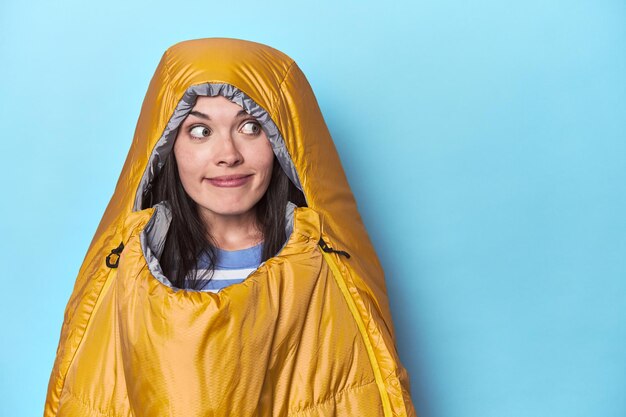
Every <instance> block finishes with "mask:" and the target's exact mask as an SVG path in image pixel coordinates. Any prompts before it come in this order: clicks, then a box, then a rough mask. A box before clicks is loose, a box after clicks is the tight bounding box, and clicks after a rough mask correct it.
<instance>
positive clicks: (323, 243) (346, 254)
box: [317, 237, 350, 259]
mask: <svg viewBox="0 0 626 417" xmlns="http://www.w3.org/2000/svg"><path fill="white" fill-rule="evenodd" d="M317 244H318V245H320V246H321V247H322V250H323V251H324V252H335V253H338V254H339V255H344V256H345V257H346V258H348V259H350V254H349V253H348V252H346V251H343V250H336V249H333V248H331V247H330V246H328V245H327V244H326V242H324V239H322V238H321V237H320V240H319V242H318V243H317Z"/></svg>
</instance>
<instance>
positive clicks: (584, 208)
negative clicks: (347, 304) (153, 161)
mask: <svg viewBox="0 0 626 417" xmlns="http://www.w3.org/2000/svg"><path fill="white" fill-rule="evenodd" d="M203 37H233V38H240V39H247V40H253V41H257V42H261V43H265V44H268V45H270V46H273V47H275V48H277V49H279V50H282V51H283V52H285V53H287V54H288V55H290V56H291V57H292V58H294V59H295V60H296V62H298V64H299V66H300V67H301V68H302V69H303V71H304V73H305V74H306V75H307V77H308V79H309V81H310V82H311V84H312V87H313V90H314V91H315V93H316V95H317V98H318V101H319V103H320V107H321V109H322V112H323V113H324V116H325V118H326V121H327V123H328V126H329V128H330V131H331V133H332V135H333V138H334V140H335V143H336V146H337V149H338V151H339V154H340V156H341V159H342V163H343V166H344V169H345V171H346V174H347V176H348V179H349V181H350V185H351V187H352V189H353V192H354V194H355V196H356V198H357V202H358V204H359V209H360V212H361V214H362V217H363V220H364V222H365V225H366V227H367V229H368V232H369V234H370V237H371V239H372V241H373V243H374V245H375V247H376V249H377V251H378V254H379V256H380V259H381V262H382V264H383V267H384V268H385V271H386V279H387V286H388V291H389V298H390V301H391V307H392V313H393V317H394V324H395V327H396V331H397V336H398V338H397V343H398V350H399V354H400V358H401V360H402V362H403V364H404V365H405V366H406V368H407V370H408V371H409V375H410V379H411V392H412V395H413V401H414V404H415V407H416V409H417V412H418V415H420V417H504V416H506V417H529V416H537V417H540V416H546V417H547V416H549V417H566V416H567V417H590V416H591V417H624V416H625V415H626V396H625V395H624V393H625V392H626V302H625V299H626V190H625V184H626V3H625V2H624V1H620V0H612V1H611V0H596V1H591V0H589V1H563V0H557V1H552V2H545V1H539V0H530V1H525V2H512V1H504V2H502V1H495V0H478V1H475V2H462V1H452V0H443V1H437V2H425V1H411V2H409V1H400V2H387V3H384V2H380V1H333V2H330V1H316V2H293V1H285V0H281V1H274V2H258V1H248V0H241V1H238V2H235V3H229V2H226V1H220V2H215V1H187V2H184V3H174V2H172V1H167V2H164V1H146V0H143V1H135V2H128V1H119V0H111V1H108V2H106V3H104V2H95V3H93V2H84V1H78V0H74V1H71V0H60V1H58V2H48V1H25V2H17V1H8V0H7V1H2V2H1V3H0V63H1V65H0V100H1V104H2V111H1V112H0V125H1V126H2V128H3V129H2V135H0V140H1V141H2V149H3V158H2V163H1V164H0V176H1V178H2V182H3V190H2V195H3V197H2V204H0V219H1V220H0V232H1V236H2V239H1V240H0V256H1V259H0V261H1V264H2V269H1V270H2V274H1V279H2V290H3V297H2V302H1V303H0V317H1V318H2V332H3V335H2V338H1V339H2V341H1V342H0V392H2V401H1V402H0V415H3V416H38V415H42V412H43V405H44V401H45V395H46V389H47V384H48V378H49V375H50V371H51V369H52V365H53V361H54V357H55V352H56V347H57V344H58V340H59V333H60V329H61V324H62V321H63V312H64V309H65V305H66V303H67V301H68V298H69V295H70V294H71V291H72V288H73V285H74V280H75V277H76V275H77V273H78V269H79V267H80V265H81V263H82V260H83V257H84V255H85V253H86V251H87V247H88V245H89V243H90V241H91V238H92V236H93V234H94V232H95V230H96V227H97V225H98V222H99V221H100V218H101V216H102V214H103V212H104V209H105V207H106V205H107V203H108V201H109V198H110V197H111V195H112V192H113V189H114V187H115V184H116V181H117V179H118V176H119V174H120V171H121V168H122V165H123V162H124V160H125V157H126V153H127V151H128V149H129V147H130V141H131V139H132V136H133V133H134V129H135V124H136V122H137V117H138V115H139V111H140V107H141V103H142V101H143V98H144V95H145V93H146V90H147V87H148V83H149V81H150V78H151V76H152V74H153V72H154V69H155V68H156V65H157V64H158V62H159V59H160V57H161V55H162V53H163V52H164V51H165V49H166V48H167V47H169V46H170V45H172V44H174V43H176V42H179V41H182V40H186V39H195V38H203Z"/></svg>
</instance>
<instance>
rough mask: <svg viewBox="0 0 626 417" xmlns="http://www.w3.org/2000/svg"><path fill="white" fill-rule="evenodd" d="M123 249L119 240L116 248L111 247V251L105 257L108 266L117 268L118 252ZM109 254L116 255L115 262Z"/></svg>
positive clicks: (118, 261) (122, 244) (122, 243)
mask: <svg viewBox="0 0 626 417" xmlns="http://www.w3.org/2000/svg"><path fill="white" fill-rule="evenodd" d="M123 250H124V242H120V245H119V246H118V247H117V248H115V249H111V253H109V254H108V255H107V258H106V264H107V266H108V267H109V268H117V265H118V264H119V263H120V253H122V251H123ZM111 255H117V259H116V260H115V263H112V262H111Z"/></svg>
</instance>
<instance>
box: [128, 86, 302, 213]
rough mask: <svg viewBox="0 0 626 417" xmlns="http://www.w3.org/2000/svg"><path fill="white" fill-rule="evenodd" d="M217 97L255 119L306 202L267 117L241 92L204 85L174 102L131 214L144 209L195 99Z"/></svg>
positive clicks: (278, 133) (232, 87) (136, 195)
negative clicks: (172, 112)
mask: <svg viewBox="0 0 626 417" xmlns="http://www.w3.org/2000/svg"><path fill="white" fill-rule="evenodd" d="M217 95H221V96H224V97H226V98H227V99H229V100H230V101H232V102H234V103H236V104H238V105H240V106H241V107H243V109H244V110H245V111H246V112H247V113H248V114H250V115H251V116H253V117H254V118H256V119H257V121H258V122H259V123H260V124H261V127H262V128H263V130H264V131H265V134H266V135H267V137H268V139H269V141H270V143H271V144H272V150H273V151H274V155H276V158H278V162H279V163H280V166H281V167H282V169H283V171H285V173H286V174H287V176H288V177H289V179H290V180H291V182H293V184H294V185H295V186H296V187H297V188H298V189H299V190H300V191H302V193H303V194H304V198H305V200H306V194H305V193H304V191H303V190H302V185H301V182H300V178H299V177H298V172H297V171H296V167H295V165H294V163H293V160H292V159H291V156H290V155H289V152H288V151H287V147H286V146H285V141H284V139H283V137H282V135H281V134H280V131H279V130H278V127H277V126H276V124H275V123H274V121H273V120H272V118H271V117H270V115H269V113H268V112H267V111H266V110H265V109H264V108H262V107H261V106H259V105H258V104H257V103H256V102H255V101H254V100H252V99H251V98H250V97H249V96H248V95H246V94H245V93H244V92H243V91H241V90H240V89H238V88H237V87H235V86H233V85H231V84H227V83H204V84H197V85H192V86H190V87H189V88H188V89H187V91H186V92H185V94H183V97H182V99H181V100H180V101H179V102H178V105H177V106H176V109H175V110H174V114H173V115H172V117H171V118H170V120H169V122H168V123H167V126H166V127H165V130H164V131H163V134H162V135H161V137H160V138H159V140H158V141H157V143H156V145H155V146H154V149H153V150H152V153H151V154H150V158H149V159H148V165H147V167H146V169H145V171H144V173H143V176H142V178H141V181H140V183H139V187H138V188H137V193H136V194H135V204H134V206H133V211H138V210H142V209H145V208H147V207H142V201H143V197H144V196H145V195H146V194H147V193H148V192H150V189H151V187H152V183H153V180H154V178H155V177H156V175H157V174H158V173H159V171H160V170H161V168H163V165H164V164H165V160H166V158H167V156H168V155H169V153H170V152H171V151H172V148H173V146H174V141H175V140H176V135H177V134H178V128H179V126H180V124H181V123H182V122H183V120H185V118H186V117H187V115H188V114H189V112H190V111H191V110H192V109H193V106H194V105H195V103H196V98H197V97H198V96H209V97H213V96H217ZM307 205H308V201H307Z"/></svg>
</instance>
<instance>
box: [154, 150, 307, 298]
mask: <svg viewBox="0 0 626 417" xmlns="http://www.w3.org/2000/svg"><path fill="white" fill-rule="evenodd" d="M163 200H167V202H168V203H169V207H170V209H171V213H172V221H171V223H170V227H169V229H168V232H167V237H166V240H165V246H164V249H163V253H162V254H161V258H160V259H159V263H160V265H161V269H162V270H163V273H164V274H165V276H166V277H167V278H168V279H169V280H170V282H171V283H172V284H173V285H174V286H175V287H177V288H193V289H197V286H198V283H199V280H198V279H197V276H196V269H195V266H196V263H197V261H198V257H199V256H200V254H202V253H203V252H205V253H206V254H207V255H208V258H209V269H210V271H211V274H212V273H213V270H214V267H215V263H216V261H217V252H216V250H215V246H216V244H215V240H214V238H213V237H212V235H211V231H210V230H209V228H208V226H207V225H205V224H204V222H203V221H202V219H201V217H200V212H199V210H198V205H197V204H196V202H195V201H193V200H192V199H191V197H189V195H188V194H187V192H186V191H185V189H184V188H183V185H182V183H181V181H180V177H179V175H178V165H177V163H176V157H175V156H174V151H173V149H172V151H171V152H170V153H169V155H168V156H167V157H166V160H165V164H164V165H163V167H162V169H161V171H160V172H159V173H158V175H157V176H156V178H155V179H154V184H153V186H152V190H151V192H149V193H148V194H147V195H146V196H145V197H144V200H143V204H142V208H147V207H152V206H153V205H154V204H156V203H158V202H161V201H163ZM288 201H291V202H292V203H294V204H295V205H296V206H298V207H306V199H305V197H304V194H303V193H302V191H300V190H299V189H298V188H297V187H296V186H295V185H294V184H293V183H292V182H291V180H290V179H289V177H287V174H286V173H285V171H283V169H282V167H281V166H280V164H279V163H278V159H277V158H276V155H274V165H273V167H272V178H271V179H270V183H269V186H268V188H267V191H266V192H265V194H264V195H263V197H261V199H260V200H259V201H258V202H257V205H256V217H257V219H256V220H257V223H258V224H259V225H260V227H261V231H262V232H263V240H264V243H263V253H262V261H266V260H268V259H269V258H271V257H273V256H275V255H276V254H277V253H278V251H279V250H280V248H281V247H282V246H283V245H284V244H285V241H286V239H287V236H286V235H285V226H286V224H285V215H286V213H285V209H286V206H287V202H288ZM188 274H189V275H190V276H187V275H188Z"/></svg>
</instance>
